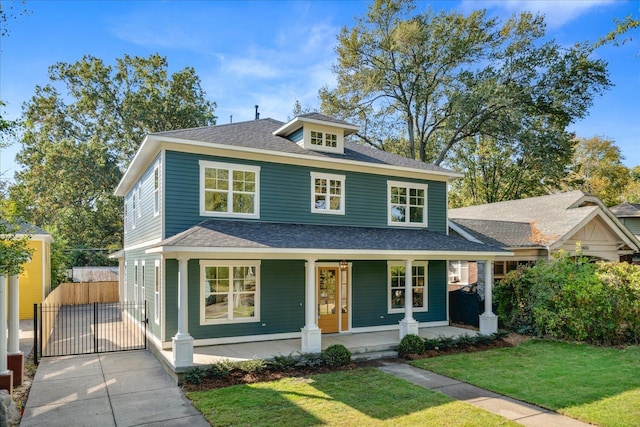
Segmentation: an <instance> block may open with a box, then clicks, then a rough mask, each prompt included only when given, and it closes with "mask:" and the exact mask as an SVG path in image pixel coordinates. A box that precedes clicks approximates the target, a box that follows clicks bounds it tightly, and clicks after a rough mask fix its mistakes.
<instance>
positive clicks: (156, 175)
mask: <svg viewBox="0 0 640 427" xmlns="http://www.w3.org/2000/svg"><path fill="white" fill-rule="evenodd" d="M158 215H160V165H159V164H156V166H155V168H153V216H158Z"/></svg>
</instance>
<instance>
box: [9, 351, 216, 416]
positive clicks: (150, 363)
mask: <svg viewBox="0 0 640 427" xmlns="http://www.w3.org/2000/svg"><path fill="white" fill-rule="evenodd" d="M20 425H21V426H24V427H29V426H92V427H97V426H100V427H103V426H104V427H107V426H118V427H120V426H166V425H171V426H190V427H200V426H209V423H208V422H207V421H206V420H205V419H204V417H203V416H202V414H200V412H198V410H197V409H195V408H194V407H193V405H192V404H191V402H190V401H189V400H188V399H187V398H186V397H185V396H184V394H183V393H182V391H181V390H180V388H179V387H178V386H177V385H176V382H175V381H174V380H173V379H171V378H170V377H169V375H167V373H166V372H165V371H164V370H163V369H162V367H161V366H160V363H159V362H158V360H157V359H156V358H155V357H153V355H152V354H150V353H149V352H148V351H145V350H136V351H128V352H119V353H103V354H92V355H83V356H64V357H46V358H43V359H42V360H41V361H40V364H39V366H38V370H37V372H36V375H35V378H34V380H33V384H32V386H31V391H30V393H29V398H28V399H27V405H26V408H25V412H24V416H23V417H22V421H21V423H20Z"/></svg>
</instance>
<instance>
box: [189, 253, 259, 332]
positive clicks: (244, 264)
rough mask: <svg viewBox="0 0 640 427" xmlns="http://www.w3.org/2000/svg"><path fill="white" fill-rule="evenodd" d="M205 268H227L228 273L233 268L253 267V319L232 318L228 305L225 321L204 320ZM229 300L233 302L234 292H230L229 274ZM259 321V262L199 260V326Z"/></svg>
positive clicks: (229, 305)
mask: <svg viewBox="0 0 640 427" xmlns="http://www.w3.org/2000/svg"><path fill="white" fill-rule="evenodd" d="M206 267H228V268H229V271H230V273H231V271H232V270H233V268H234V267H253V268H254V271H255V276H256V291H255V296H254V305H253V307H254V311H253V317H242V318H238V319H235V318H233V304H231V303H230V304H228V312H227V318H226V319H208V320H207V319H206V318H205V308H206V305H205V303H204V301H205V295H206V294H207V293H208V292H205V285H206V273H205V268H206ZM229 276H230V278H229V281H230V283H229V299H228V301H229V302H231V301H233V295H234V292H233V291H232V289H233V287H232V283H231V274H229ZM259 321H260V261H259V260H229V261H217V260H201V261H200V324H201V325H220V324H233V323H255V322H259Z"/></svg>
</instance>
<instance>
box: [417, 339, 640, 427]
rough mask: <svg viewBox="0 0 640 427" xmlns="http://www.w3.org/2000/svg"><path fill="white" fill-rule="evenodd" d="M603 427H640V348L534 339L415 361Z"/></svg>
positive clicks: (453, 376) (466, 380) (449, 375)
mask: <svg viewBox="0 0 640 427" xmlns="http://www.w3.org/2000/svg"><path fill="white" fill-rule="evenodd" d="M412 363H413V364H414V365H415V366H417V367H420V368H424V369H429V370H431V371H434V372H438V373H440V374H442V375H446V376H448V377H452V378H456V379H458V380H461V381H465V382H468V383H471V384H475V385H477V386H479V387H483V388H486V389H489V390H493V391H495V392H498V393H501V394H505V395H508V396H511V397H514V398H516V399H520V400H524V401H527V402H531V403H534V404H537V405H540V406H544V407H547V408H550V409H553V410H555V411H557V412H560V413H563V414H566V415H569V416H571V417H574V418H578V419H580V420H583V421H586V422H590V423H594V424H598V425H602V426H638V425H640V347H638V346H635V347H628V348H626V349H624V350H618V349H614V348H602V347H594V346H590V345H586V344H571V343H562V342H552V341H541V340H531V341H528V342H525V343H523V344H521V345H519V346H516V347H511V348H504V349H498V350H489V351H482V352H477V353H461V354H454V355H449V356H440V357H434V358H429V359H422V360H416V361H414V362H412Z"/></svg>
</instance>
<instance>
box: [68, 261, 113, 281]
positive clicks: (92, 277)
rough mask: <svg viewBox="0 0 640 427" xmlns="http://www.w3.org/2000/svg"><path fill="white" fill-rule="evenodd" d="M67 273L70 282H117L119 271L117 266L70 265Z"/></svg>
mask: <svg viewBox="0 0 640 427" xmlns="http://www.w3.org/2000/svg"><path fill="white" fill-rule="evenodd" d="M116 259H117V258H116ZM68 274H69V277H70V278H71V281H72V282H81V283H87V282H117V281H118V274H119V271H118V267H72V268H71V269H70V270H68Z"/></svg>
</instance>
